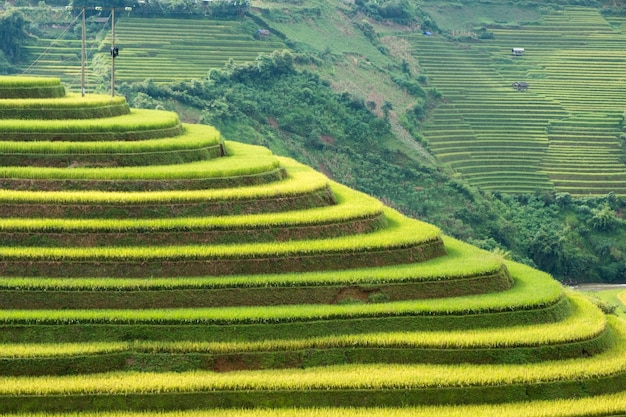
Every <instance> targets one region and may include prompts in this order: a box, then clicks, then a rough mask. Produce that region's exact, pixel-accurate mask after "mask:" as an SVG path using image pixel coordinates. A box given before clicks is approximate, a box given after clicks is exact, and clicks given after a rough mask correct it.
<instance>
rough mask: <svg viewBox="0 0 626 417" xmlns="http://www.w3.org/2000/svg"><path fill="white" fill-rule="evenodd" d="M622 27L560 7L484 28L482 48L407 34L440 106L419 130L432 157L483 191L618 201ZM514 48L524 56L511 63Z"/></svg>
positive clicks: (622, 170)
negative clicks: (528, 20)
mask: <svg viewBox="0 0 626 417" xmlns="http://www.w3.org/2000/svg"><path fill="white" fill-rule="evenodd" d="M623 24H624V19H619V18H612V19H611V21H610V22H609V21H607V20H606V19H605V18H604V17H603V16H602V15H600V13H599V12H598V11H597V10H596V9H591V8H569V9H567V10H565V11H561V12H556V13H554V14H550V15H547V16H544V17H543V18H542V19H541V21H539V22H538V24H532V25H530V24H528V25H520V26H518V27H514V28H493V29H490V30H491V31H492V32H493V34H494V39H490V40H480V41H475V42H465V43H464V42H452V41H450V40H448V39H447V38H444V37H442V36H432V37H430V36H423V35H421V34H413V35H409V36H408V38H409V39H410V41H411V43H412V45H413V54H414V56H415V57H417V59H419V62H420V66H421V67H422V69H423V70H424V73H425V74H427V75H428V78H429V82H430V85H431V86H432V87H436V88H437V89H438V90H439V91H440V92H441V93H443V96H444V99H445V102H444V104H442V105H440V106H439V107H438V108H437V109H435V110H434V111H433V114H432V118H431V119H430V120H429V121H428V122H427V123H426V124H425V128H424V134H425V137H426V138H427V139H428V140H429V142H430V145H431V148H432V149H433V151H434V152H435V154H436V155H437V156H438V158H439V159H440V160H441V161H442V162H444V163H446V164H448V165H449V166H451V167H452V168H454V169H455V170H457V171H458V172H460V173H462V174H463V175H464V176H465V177H466V178H467V179H468V180H469V181H470V182H471V183H472V184H474V185H477V186H479V187H481V188H483V189H485V190H492V191H504V192H532V191H535V190H551V189H554V190H556V191H564V192H569V193H571V194H573V195H594V196H595V195H604V194H607V193H609V192H614V193H615V194H618V195H626V166H625V164H624V162H625V160H626V158H625V154H624V147H623V145H622V144H621V143H620V139H619V137H620V134H621V126H622V121H623V113H624V103H625V102H626V86H625V84H624V80H625V79H626V67H625V66H624V63H625V62H626V54H625V53H624V50H626V33H625V32H623V31H622V25H623ZM515 47H523V48H525V53H524V55H523V56H513V55H512V53H511V50H512V48H515ZM516 81H520V82H526V83H528V84H529V89H528V90H527V91H518V90H517V89H515V88H513V86H512V84H513V83H514V82H516Z"/></svg>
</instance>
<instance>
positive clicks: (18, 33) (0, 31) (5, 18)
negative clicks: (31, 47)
mask: <svg viewBox="0 0 626 417" xmlns="http://www.w3.org/2000/svg"><path fill="white" fill-rule="evenodd" d="M24 25H25V21H24V16H23V15H22V14H21V13H20V12H18V11H16V10H9V11H8V12H7V13H5V14H3V15H2V16H0V50H1V51H2V52H3V53H4V56H5V57H6V59H7V60H8V61H9V62H10V63H12V64H16V63H18V62H19V61H20V59H21V57H22V45H24V44H25V43H26V41H27V40H28V39H29V36H28V34H27V33H26V31H25V30H24Z"/></svg>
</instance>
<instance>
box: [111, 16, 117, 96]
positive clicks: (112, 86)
mask: <svg viewBox="0 0 626 417" xmlns="http://www.w3.org/2000/svg"><path fill="white" fill-rule="evenodd" d="M115 57H117V48H116V47H115V7H113V8H112V9H111V97H115Z"/></svg>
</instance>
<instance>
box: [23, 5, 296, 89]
mask: <svg viewBox="0 0 626 417" xmlns="http://www.w3.org/2000/svg"><path fill="white" fill-rule="evenodd" d="M116 20H117V21H116V25H115V44H116V46H118V48H119V50H120V54H119V56H118V57H117V58H116V61H115V79H116V81H119V82H124V81H128V82H133V81H143V80H145V79H148V78H149V79H151V80H152V81H154V82H156V83H159V82H172V81H180V80H190V79H194V78H204V77H206V76H207V74H208V72H209V70H210V69H212V68H222V67H224V65H225V64H226V63H227V62H229V60H231V59H232V61H233V62H235V63H242V62H251V61H254V60H255V59H256V58H257V56H258V55H259V54H260V53H269V52H272V51H274V50H275V49H283V48H284V47H285V45H284V43H283V42H282V41H280V40H277V39H274V37H270V38H268V39H260V40H257V39H255V38H254V31H252V32H250V30H249V29H247V28H248V26H246V25H245V24H244V23H243V22H240V21H215V20H209V19H157V18H133V17H132V16H124V15H122V16H118V18H117V19H116ZM75 24H80V22H79V23H75ZM106 25H107V29H106V30H107V32H108V35H107V36H106V37H105V39H104V40H103V41H96V40H95V39H88V40H87V44H86V49H87V51H88V52H89V55H88V61H87V65H86V71H85V79H86V88H87V90H88V91H90V92H91V91H95V90H96V89H97V88H100V89H102V90H106V89H107V88H108V85H109V84H108V83H109V81H106V80H104V81H103V79H102V75H103V74H100V75H98V74H95V73H94V71H93V66H92V61H93V60H97V59H103V60H104V61H105V62H108V61H110V47H111V31H110V30H111V25H110V23H107V24H106ZM66 37H68V36H66ZM26 48H27V50H28V52H29V54H30V56H31V57H32V59H33V60H34V59H36V62H35V63H32V62H29V63H28V64H26V65H24V67H23V71H24V73H25V74H26V75H39V76H60V77H61V79H62V81H63V82H64V83H66V85H67V87H68V89H69V90H71V91H77V92H78V91H80V86H81V40H80V39H38V40H37V43H36V44H34V45H29V46H27V47H26ZM98 55H100V57H98ZM104 75H105V77H109V76H110V75H109V74H108V73H107V74H104ZM107 79H108V78H107ZM98 83H100V84H102V85H100V86H98Z"/></svg>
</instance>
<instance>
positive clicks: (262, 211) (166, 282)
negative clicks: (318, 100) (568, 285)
mask: <svg viewBox="0 0 626 417" xmlns="http://www.w3.org/2000/svg"><path fill="white" fill-rule="evenodd" d="M55 82H56V84H55ZM8 86H11V88H8ZM59 86H60V84H59V81H58V80H56V81H55V80H53V81H50V80H49V79H42V80H40V79H36V78H10V77H9V78H6V77H5V78H0V97H1V98H0V108H3V109H7V111H9V110H11V111H17V110H16V109H18V108H25V109H27V110H28V109H29V108H44V109H47V108H49V109H52V110H50V111H53V110H54V111H56V110H57V109H64V108H65V109H66V110H67V112H66V113H64V114H66V115H67V117H68V118H66V119H64V121H65V122H66V125H67V126H73V127H72V128H71V129H69V130H67V129H66V130H64V129H59V126H58V124H57V123H56V120H53V119H50V118H48V117H44V116H42V117H40V118H38V119H36V120H35V119H27V120H28V121H30V122H31V123H32V124H37V123H38V124H39V125H40V128H39V129H35V130H32V131H30V133H29V134H28V135H27V136H26V137H21V136H19V135H18V136H15V135H14V134H13V133H12V132H13V130H12V129H10V127H11V126H13V125H14V124H15V123H16V121H15V120H14V119H3V120H0V135H2V137H3V139H4V142H6V143H8V144H12V145H13V146H15V147H18V146H25V147H28V146H30V145H31V144H32V143H33V142H35V143H36V142H38V141H36V139H37V135H39V134H41V135H43V137H44V138H45V137H47V136H46V135H48V136H49V135H50V134H51V133H50V132H54V134H55V135H57V137H55V140H54V141H53V142H51V143H52V144H54V145H55V146H56V145H59V146H63V143H64V142H66V141H67V142H69V143H71V144H79V145H81V146H82V147H83V148H85V149H88V148H89V146H90V145H93V146H97V145H98V144H100V143H107V140H108V139H107V138H106V137H105V136H106V135H104V133H105V132H106V131H109V132H110V133H111V135H113V136H116V137H118V138H126V140H125V141H124V140H122V141H120V142H121V143H128V144H132V143H143V142H146V143H148V142H151V141H154V140H155V138H159V139H176V140H175V141H172V144H169V145H167V146H164V147H163V148H162V149H161V151H160V152H161V153H162V154H163V155H162V156H161V157H160V158H161V160H163V161H166V162H160V165H155V164H153V163H151V160H152V159H153V156H145V155H144V157H143V158H129V157H128V155H129V154H133V153H134V152H136V153H139V154H141V153H142V151H141V147H139V148H138V150H133V149H132V148H128V149H126V150H125V151H124V153H122V154H119V153H117V152H109V153H106V154H101V159H99V160H98V161H93V160H83V159H81V157H82V156H83V155H84V153H83V152H79V151H76V150H73V149H70V150H69V151H68V159H67V165H66V166H61V165H60V162H59V160H58V158H56V157H55V154H47V153H43V154H37V155H35V154H29V155H27V154H24V155H22V160H21V162H20V164H19V165H11V164H9V163H6V164H5V166H4V167H2V169H0V182H1V183H2V184H3V186H2V190H0V213H2V215H1V216H0V217H1V218H0V275H1V276H2V278H1V279H0V413H2V414H3V415H15V416H22V417H24V416H29V415H32V414H30V413H32V412H46V413H51V414H46V415H57V413H58V415H63V414H67V413H71V412H80V413H81V415H82V414H84V415H91V414H90V413H94V412H99V413H112V414H103V415H123V416H132V415H136V414H137V413H145V414H143V415H155V414H156V415H160V414H159V413H163V412H165V411H171V412H172V413H174V414H163V415H186V416H194V415H229V413H238V414H237V415H248V414H249V415H251V416H252V415H264V413H266V412H268V410H267V409H269V408H274V409H276V410H275V413H277V415H319V416H332V415H337V414H340V415H353V414H354V415H356V414H355V413H359V412H361V413H365V414H366V415H379V414H380V413H383V412H384V413H385V415H390V414H391V415H404V414H405V413H415V414H414V415H420V413H422V415H423V414H424V413H426V414H425V415H429V414H428V413H433V409H432V408H429V407H433V406H439V407H442V406H443V407H445V408H443V409H444V410H446V415H455V414H454V413H463V415H469V416H473V415H485V414H484V413H486V412H487V410H490V409H491V410H497V409H499V410H505V412H510V410H513V409H516V410H518V411H519V410H521V412H523V413H524V415H536V414H533V413H536V411H537V410H538V409H549V410H556V411H554V414H553V415H555V416H575V415H600V414H601V413H603V412H605V413H613V411H615V410H618V409H620V407H622V408H621V409H622V410H623V409H624V407H626V397H624V392H626V360H625V359H624V358H626V354H625V352H626V325H625V324H624V322H623V321H621V320H619V319H617V318H616V317H607V316H605V315H604V313H602V312H601V310H600V309H599V308H598V307H596V306H595V305H594V304H593V303H591V302H590V301H589V300H588V299H586V298H585V297H584V296H582V295H579V294H575V293H572V292H570V291H568V290H566V289H564V288H563V287H562V286H561V285H560V284H559V283H557V282H556V281H554V280H553V279H552V278H551V277H550V276H548V275H547V274H545V273H542V272H540V271H537V270H534V269H532V268H530V267H528V266H524V265H521V264H517V263H514V262H509V261H504V260H502V259H501V258H500V257H498V256H496V255H494V254H491V253H488V252H485V251H482V250H479V249H477V248H475V247H472V246H470V245H468V244H465V243H462V242H460V241H457V240H455V239H452V238H449V237H447V236H444V235H442V234H441V232H440V231H439V229H438V228H437V227H435V226H432V225H429V224H426V223H423V222H420V221H418V220H414V219H409V218H407V217H405V216H403V215H401V214H400V213H398V212H396V211H394V210H392V209H390V208H388V207H385V206H384V205H383V204H382V203H381V202H380V201H378V200H376V199H374V198H372V197H369V196H367V195H364V194H362V193H360V192H357V191H354V190H351V189H349V188H347V187H344V186H342V185H340V184H337V183H334V182H332V181H330V180H329V179H328V178H326V177H325V176H324V175H322V174H320V173H319V172H316V171H314V170H313V169H311V168H309V167H307V166H304V165H301V164H299V163H298V162H296V161H294V160H291V159H288V158H282V157H277V156H275V155H273V154H272V153H271V152H269V151H268V150H267V149H265V148H261V147H258V146H251V145H244V144H240V143H237V142H235V141H226V140H224V139H223V138H221V136H220V135H219V132H217V131H215V129H213V128H212V127H210V126H199V125H198V126H194V125H185V124H180V123H179V122H178V120H177V118H176V117H175V115H173V114H172V113H169V112H164V111H163V112H152V113H150V114H149V115H148V114H144V113H142V112H136V111H134V110H133V109H128V108H127V107H125V106H124V105H123V104H124V103H123V102H116V103H117V106H118V107H119V108H118V112H119V113H120V114H118V115H111V114H110V100H107V99H104V98H102V97H97V96H96V97H89V98H86V99H85V103H86V104H89V108H90V111H91V112H92V117H90V118H81V119H76V118H73V117H74V116H75V115H76V114H77V109H79V108H80V106H78V105H77V104H76V98H74V97H71V96H65V95H64V94H59ZM24 91H32V92H33V95H35V94H36V97H38V98H35V97H32V98H22V99H16V98H13V97H10V96H11V94H19V95H22V96H24V95H25V93H24ZM53 97H56V98H53ZM50 101H52V102H54V105H53V106H52V105H50ZM11 103H14V106H13V107H12V106H11ZM94 103H100V105H94ZM39 104H41V105H39ZM43 104H45V106H44V105H43ZM99 108H100V109H102V114H101V115H100V116H102V117H98V111H97V109H99ZM46 111H48V110H42V112H44V113H45V112H46ZM25 114H28V111H26V112H25ZM159 116H161V117H159ZM137 126H142V127H144V129H140V130H137ZM172 126H177V127H178V128H177V129H173V130H172V129H171V127H172ZM18 130H19V129H18ZM138 131H139V132H142V133H141V134H140V135H139V136H138V134H137V132H138ZM131 132H134V133H133V134H131ZM200 133H202V134H203V135H201V136H203V137H204V138H205V139H206V140H208V141H209V142H210V143H212V144H217V149H218V150H219V152H215V153H211V152H208V153H204V154H202V155H203V156H202V157H201V158H200V160H198V161H192V162H189V161H185V160H180V159H179V155H178V154H177V152H176V151H177V149H180V148H181V147H182V148H184V147H185V144H187V143H192V144H193V143H194V141H195V140H196V139H195V137H196V136H197V135H199V134H200ZM44 142H45V140H44ZM173 143H176V145H175V146H174V145H173ZM194 146H195V145H194ZM211 146H212V145H211ZM192 148H193V146H192ZM11 149H12V148H11V147H10V146H9V145H7V146H6V147H5V150H2V152H4V153H3V160H4V157H5V156H6V155H10V154H11ZM81 149H82V148H81ZM46 158H51V159H52V160H53V161H54V163H53V164H52V163H48V164H46V163H42V162H46ZM74 159H76V160H77V161H80V162H76V161H74V162H71V161H73V160H74ZM129 161H134V162H132V163H129ZM572 397H575V398H578V399H577V400H575V401H569V402H567V401H568V399H569V398H572ZM522 402H523V404H521V403H522ZM477 404H480V405H477ZM370 407H375V408H376V409H372V408H370ZM242 409H247V410H246V411H242ZM253 409H256V410H253ZM264 410H265V411H264ZM438 410H440V409H438ZM506 410H509V411H506ZM412 415H413V414H412ZM430 415H432V414H430ZM501 415H506V414H501Z"/></svg>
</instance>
